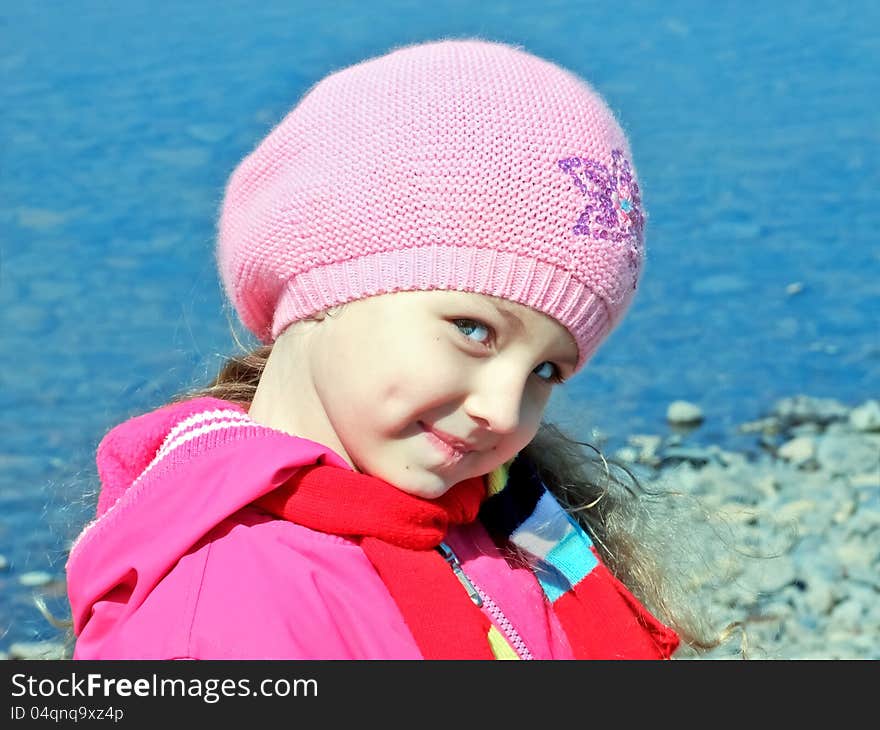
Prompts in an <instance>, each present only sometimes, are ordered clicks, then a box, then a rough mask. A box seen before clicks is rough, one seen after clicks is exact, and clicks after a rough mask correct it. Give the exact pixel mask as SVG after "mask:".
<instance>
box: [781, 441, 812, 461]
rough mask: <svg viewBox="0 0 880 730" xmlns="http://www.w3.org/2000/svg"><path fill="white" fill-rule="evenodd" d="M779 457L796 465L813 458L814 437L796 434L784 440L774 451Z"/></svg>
mask: <svg viewBox="0 0 880 730" xmlns="http://www.w3.org/2000/svg"><path fill="white" fill-rule="evenodd" d="M776 453H777V455H778V456H779V457H780V458H781V459H785V460H786V461H789V462H791V463H792V464H795V465H798V464H803V463H804V462H805V461H808V460H809V459H812V458H813V455H814V454H815V453H816V443H815V439H813V438H812V437H810V436H798V437H797V438H793V439H792V440H791V441H786V442H785V443H784V444H782V446H780V447H779V450H778V451H777V452H776Z"/></svg>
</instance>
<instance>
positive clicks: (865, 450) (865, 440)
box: [816, 433, 880, 474]
mask: <svg viewBox="0 0 880 730" xmlns="http://www.w3.org/2000/svg"><path fill="white" fill-rule="evenodd" d="M816 459H817V460H818V462H819V464H821V466H822V468H823V469H827V470H828V471H829V472H831V473H832V474H846V473H861V472H870V471H874V470H877V469H878V468H880V450H878V444H877V441H876V439H875V437H873V436H871V435H865V434H856V433H852V434H842V433H826V434H825V436H824V437H823V438H821V439H819V443H818V445H817V447H816Z"/></svg>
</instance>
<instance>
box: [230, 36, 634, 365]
mask: <svg viewBox="0 0 880 730" xmlns="http://www.w3.org/2000/svg"><path fill="white" fill-rule="evenodd" d="M643 226H644V216H643V213H642V211H641V199H640V194H639V188H638V183H637V182H636V172H635V168H634V167H633V165H632V161H631V153H630V149H629V144H628V141H627V139H626V136H625V134H624V132H623V130H622V129H621V127H620V125H619V124H618V122H617V121H616V119H615V118H614V115H613V114H612V112H611V111H610V109H609V108H608V106H607V105H606V103H605V102H604V101H603V99H602V98H601V97H600V96H599V94H598V93H597V92H596V91H595V90H594V89H593V88H592V87H591V86H590V85H589V84H587V83H586V82H585V81H583V80H582V79H580V78H579V77H577V76H575V75H574V74H573V73H571V72H569V71H567V70H565V69H562V68H560V67H559V66H557V65H555V64H552V63H550V62H548V61H546V60H543V59H540V58H538V57H536V56H534V55H531V54H529V53H527V52H525V51H523V50H521V49H518V48H514V47H511V46H508V45H505V44H501V43H494V42H487V41H481V40H445V41H438V42H432V43H424V44H419V45H414V46H408V47H403V48H399V49H397V50H394V51H392V52H391V53H388V54H386V55H384V56H381V57H378V58H374V59H370V60H367V61H364V62H362V63H359V64H357V65H355V66H351V67H349V68H346V69H343V70H341V71H338V72H336V73H333V74H331V75H330V76H328V77H326V78H325V79H323V80H322V81H321V82H319V83H318V84H317V85H316V86H314V87H313V88H312V89H311V90H310V91H309V92H308V93H307V94H306V95H305V96H304V97H303V98H302V99H301V100H300V102H299V103H298V104H297V105H296V106H295V107H294V108H293V109H292V110H291V111H290V112H289V113H288V114H287V116H285V118H284V119H283V120H282V121H281V122H280V123H279V124H278V125H277V126H276V127H275V128H274V129H273V130H272V131H271V132H270V133H269V135H268V136H267V137H266V138H265V139H264V140H263V141H262V142H261V143H260V144H259V145H258V146H257V147H256V149H255V150H254V151H253V152H252V153H251V154H249V155H248V156H247V157H246V158H245V159H244V160H243V161H242V162H241V163H240V164H239V166H238V167H237V168H236V169H235V171H234V172H233V174H232V175H231V177H230V179H229V182H228V185H227V188H226V194H225V198H224V201H223V206H222V211H221V215H220V221H219V231H218V247H217V261H218V266H219V270H220V273H221V277H222V280H223V284H224V287H225V290H226V293H227V296H228V297H229V299H230V300H231V302H232V303H233V305H234V306H235V308H236V310H237V312H238V315H239V317H240V318H241V320H242V322H243V323H244V325H245V326H246V327H248V329H250V330H251V331H252V332H253V333H254V334H255V335H256V336H257V337H258V338H259V339H260V340H261V341H262V342H272V341H274V339H275V338H276V337H277V336H278V335H279V334H280V333H281V332H283V331H284V329H285V328H286V327H287V326H288V325H289V324H291V323H292V322H295V321H297V320H299V319H302V318H304V317H308V316H310V315H313V314H315V313H316V312H318V311H320V310H322V309H326V308H328V307H332V306H335V305H338V304H342V303H345V302H349V301H353V300H356V299H361V298H364V297H368V296H373V295H377V294H384V293H390V292H397V291H411V290H430V289H444V290H459V291H468V292H475V293H479V294H486V295H490V296H495V297H499V298H502V299H507V300H511V301H514V302H518V303H520V304H524V305H526V306H529V307H532V308H534V309H536V310H539V311H541V312H544V313H546V314H548V315H549V316H551V317H554V318H555V319H557V320H558V321H559V322H561V323H562V324H563V325H564V326H565V327H567V328H568V329H569V330H570V331H571V333H572V335H573V336H574V339H575V340H576V342H577V344H578V348H579V363H578V368H580V367H582V366H583V365H584V364H585V363H586V361H587V360H588V359H589V358H590V357H591V356H592V354H593V353H594V352H595V351H596V349H597V348H598V346H599V345H600V344H601V342H602V341H603V339H604V338H605V337H606V336H607V335H608V334H609V333H610V331H611V330H612V329H613V328H614V327H615V326H616V325H617V324H618V323H619V321H620V319H621V318H622V316H623V314H624V313H625V311H626V310H627V308H628V307H629V305H630V303H631V301H632V298H633V296H634V292H635V288H636V283H637V281H638V278H639V276H640V273H641V269H642V266H643V261H644V242H643V240H644V239H643Z"/></svg>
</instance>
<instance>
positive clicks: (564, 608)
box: [479, 453, 679, 659]
mask: <svg viewBox="0 0 880 730" xmlns="http://www.w3.org/2000/svg"><path fill="white" fill-rule="evenodd" d="M488 493H489V496H488V498H487V499H486V501H485V502H483V505H482V507H481V508H480V513H479V519H480V520H481V522H482V523H483V525H484V526H485V527H486V529H487V530H488V531H489V533H490V534H491V535H492V536H493V538H494V539H495V541H496V542H497V543H499V544H503V543H504V542H505V541H509V542H510V543H512V544H513V545H515V546H516V547H517V548H518V549H519V550H520V552H521V553H523V554H524V555H525V556H526V557H527V558H528V561H529V563H530V564H532V565H533V566H534V572H535V577H536V578H537V579H538V583H539V584H540V585H541V588H542V589H543V591H544V595H545V596H546V598H547V600H548V601H549V603H550V605H551V606H552V607H553V611H554V612H555V614H556V616H557V617H558V618H559V620H560V622H561V624H562V626H563V628H564V629H565V633H566V636H567V638H568V640H569V643H570V644H571V647H572V650H573V651H574V654H575V657H577V658H582V659H587V658H589V659H667V658H669V657H670V656H671V655H672V653H673V652H674V651H675V649H676V648H677V647H678V644H679V638H678V636H677V634H676V633H675V632H674V631H672V629H670V628H668V627H667V626H664V625H663V624H662V623H660V622H659V621H658V620H657V619H656V618H655V617H654V616H653V615H651V613H649V612H648V610H647V609H646V608H645V607H644V606H643V605H642V604H641V603H640V602H639V601H638V599H636V597H635V596H634V595H633V594H632V593H631V592H630V591H629V590H628V589H627V588H626V586H624V585H623V583H621V582H620V581H619V580H618V579H617V578H615V577H614V575H612V573H611V571H609V570H608V568H607V567H606V566H605V565H604V564H603V563H602V562H601V560H600V559H599V555H598V553H597V551H596V547H595V545H593V542H592V540H590V537H589V536H588V535H587V533H586V532H585V531H584V530H583V529H581V527H580V525H579V524H578V523H577V522H576V521H575V520H574V519H572V517H571V516H570V515H569V513H568V512H566V510H565V509H564V508H563V507H562V505H560V504H559V502H558V501H557V500H556V498H555V497H554V496H553V495H552V494H551V493H550V491H549V490H548V489H547V487H546V486H545V485H544V483H543V481H542V480H541V478H540V476H539V474H538V471H537V469H536V468H535V465H534V463H532V461H530V460H529V459H528V458H527V457H526V456H525V455H524V454H523V453H520V454H519V455H518V456H517V457H516V458H514V459H513V460H512V461H510V462H508V463H507V464H503V465H502V466H500V467H499V468H498V469H496V470H495V471H493V472H492V473H490V474H489V475H488Z"/></svg>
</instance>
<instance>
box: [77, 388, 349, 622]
mask: <svg viewBox="0 0 880 730" xmlns="http://www.w3.org/2000/svg"><path fill="white" fill-rule="evenodd" d="M254 436H260V438H259V439H255V438H253V437H254ZM221 447H222V448H221ZM196 457H198V458H196ZM96 462H97V467H98V476H99V477H100V481H101V491H100V495H99V498H98V505H97V509H96V515H95V519H94V520H92V521H91V522H90V523H89V524H88V525H86V526H85V528H84V529H83V531H82V532H81V533H80V535H79V537H77V539H76V541H75V542H74V544H73V546H72V547H71V550H70V555H69V557H68V561H67V591H68V598H69V600H70V605H71V612H72V617H73V623H74V633H75V634H76V635H77V636H79V635H80V634H81V633H82V631H83V629H84V628H85V627H86V624H89V623H91V624H92V625H90V627H89V629H90V635H92V636H93V637H94V635H95V634H96V633H97V634H99V635H100V634H101V633H102V632H104V631H107V632H109V630H110V629H111V628H112V626H113V625H114V624H115V623H116V622H118V621H122V620H125V618H127V617H128V616H129V615H130V614H131V613H132V612H133V611H135V610H136V609H137V607H138V606H139V605H140V604H141V603H142V602H143V601H144V599H145V598H146V596H148V595H149V593H150V591H152V589H153V588H154V587H155V586H156V584H157V583H158V582H159V581H160V580H161V579H162V577H163V576H164V575H165V574H166V573H167V572H168V571H169V570H170V569H171V568H172V567H173V566H174V565H175V563H176V562H177V561H178V560H179V559H180V558H181V557H182V556H183V555H185V554H186V553H187V552H188V551H189V550H190V549H191V548H192V547H193V546H194V545H195V544H196V543H198V541H199V540H200V539H201V538H202V537H204V536H205V535H206V534H207V533H208V532H210V531H211V529H213V528H214V527H215V526H216V525H218V524H219V523H220V522H222V521H223V520H225V519H226V518H228V517H229V516H230V515H233V514H234V513H235V512H237V511H238V510H240V509H242V508H243V507H245V506H247V505H248V504H250V503H251V502H253V501H254V500H255V499H257V498H258V497H260V496H262V495H263V494H265V493H267V492H269V491H271V490H273V489H275V488H276V487H278V486H280V485H281V484H283V483H284V481H285V480H286V479H288V478H289V477H290V475H291V474H292V473H293V472H294V471H295V470H296V469H297V468H299V467H301V466H305V465H309V464H316V463H323V464H329V465H333V466H338V467H341V468H345V469H350V467H349V466H348V464H347V463H346V462H345V461H344V460H343V459H342V458H341V457H339V456H338V455H337V454H336V453H334V452H333V451H332V450H330V449H328V448H327V447H326V446H323V445H322V444H319V443H316V442H314V441H310V440H308V439H303V438H299V437H296V436H291V435H290V434H287V433H283V432H281V431H277V430H274V429H271V428H267V427H265V426H261V425H260V424H258V423H256V422H255V421H253V420H252V419H251V418H250V417H249V416H248V415H247V412H246V411H245V410H244V409H243V408H242V407H241V406H238V405H236V404H233V403H230V402H227V401H224V400H219V399H217V398H196V399H192V400H188V401H184V402H182V403H173V404H170V405H166V406H163V407H161V408H159V409H157V410H154V411H152V412H149V413H145V414H143V415H140V416H137V417H134V418H131V419H129V420H127V421H125V422H123V423H121V424H119V425H118V426H116V427H114V428H113V429H111V430H110V431H109V432H108V433H107V434H106V435H105V436H104V438H103V439H102V440H101V442H100V444H99V446H98V449H97V454H96ZM95 622H98V623H99V624H100V626H95V625H94V623H95Z"/></svg>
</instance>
